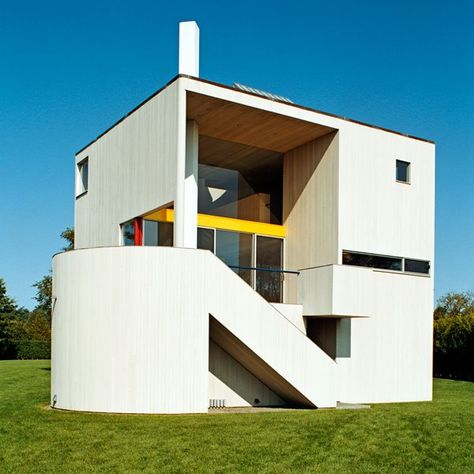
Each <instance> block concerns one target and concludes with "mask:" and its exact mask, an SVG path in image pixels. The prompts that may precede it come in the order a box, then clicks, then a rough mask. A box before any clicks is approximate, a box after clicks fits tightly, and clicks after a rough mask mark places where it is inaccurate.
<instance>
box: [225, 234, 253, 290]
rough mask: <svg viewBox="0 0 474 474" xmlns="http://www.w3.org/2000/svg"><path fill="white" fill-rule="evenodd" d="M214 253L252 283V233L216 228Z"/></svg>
mask: <svg viewBox="0 0 474 474" xmlns="http://www.w3.org/2000/svg"><path fill="white" fill-rule="evenodd" d="M216 255H217V256H218V257H219V258H220V259H221V260H222V261H223V262H224V263H225V264H227V265H229V266H230V267H231V268H232V270H234V272H235V273H237V275H239V276H240V277H241V278H242V279H243V280H244V281H246V282H247V283H248V284H249V285H252V273H251V270H249V267H251V266H252V234H244V233H238V232H227V231H224V230H216ZM242 267H243V268H242Z"/></svg>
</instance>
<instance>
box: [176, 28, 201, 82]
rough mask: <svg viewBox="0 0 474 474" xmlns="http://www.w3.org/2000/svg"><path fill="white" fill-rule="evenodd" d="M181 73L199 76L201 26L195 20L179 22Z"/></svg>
mask: <svg viewBox="0 0 474 474" xmlns="http://www.w3.org/2000/svg"><path fill="white" fill-rule="evenodd" d="M179 74H186V75H188V76H194V77H199V27H198V26H197V23H196V22H195V21H182V22H181V23H180V24H179Z"/></svg>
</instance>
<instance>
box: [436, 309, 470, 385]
mask: <svg viewBox="0 0 474 474" xmlns="http://www.w3.org/2000/svg"><path fill="white" fill-rule="evenodd" d="M433 363H434V375H435V376H436V377H445V378H453V379H463V380H474V312H472V311H469V312H468V313H462V314H458V315H452V316H449V317H444V318H441V319H437V320H435V322H434V360H433Z"/></svg>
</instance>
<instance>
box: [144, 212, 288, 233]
mask: <svg viewBox="0 0 474 474" xmlns="http://www.w3.org/2000/svg"><path fill="white" fill-rule="evenodd" d="M145 218H146V219H149V220H153V221H158V222H174V210H173V209H161V210H159V211H154V212H152V213H150V214H148V215H146V216H145ZM197 225H198V226H199V227H212V228H214V229H219V230H230V231H233V232H246V233H248V234H263V235H269V236H272V237H282V238H283V237H285V236H286V229H285V227H284V226H282V225H277V224H266V223H264V222H254V221H246V220H243V219H233V218H232V217H221V216H211V215H209V214H198V221H197Z"/></svg>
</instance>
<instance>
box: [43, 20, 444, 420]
mask: <svg viewBox="0 0 474 474" xmlns="http://www.w3.org/2000/svg"><path fill="white" fill-rule="evenodd" d="M198 37H199V31H198V29H197V26H196V25H195V24H193V22H189V23H187V24H185V25H184V26H183V27H182V43H181V45H182V47H180V51H181V50H182V51H181V53H180V58H181V60H180V72H183V73H185V74H188V75H187V76H183V75H180V76H178V77H177V78H175V79H174V80H173V81H171V82H170V83H169V84H168V85H167V86H165V87H164V88H163V89H161V90H160V91H159V92H157V93H156V94H155V95H153V96H152V97H151V98H150V99H148V100H147V101H145V102H144V103H143V104H141V105H140V106H139V107H137V108H136V109H135V110H134V111H132V112H131V113H129V114H128V115H127V116H126V117H124V118H123V119H122V120H121V121H119V122H118V123H117V124H115V125H114V126H113V127H111V128H110V129H109V130H108V131H107V132H106V133H104V134H102V135H101V136H99V137H98V138H97V139H96V140H95V141H93V142H92V143H91V144H89V145H88V146H87V147H86V148H84V149H83V150H81V151H80V152H79V153H78V154H77V155H76V173H77V179H76V181H77V186H76V187H77V189H76V208H75V232H76V242H75V248H76V250H74V251H72V252H67V253H63V254H59V255H57V256H55V257H54V260H53V297H54V300H55V304H54V310H53V366H52V371H53V372H52V391H51V397H52V404H53V405H54V406H55V407H57V408H65V409H72V410H87V411H104V412H127V413H192V412H206V411H207V409H208V407H209V406H210V405H213V404H214V403H224V404H225V406H249V405H254V406H265V405H267V406H281V405H295V406H306V407H334V406H335V405H336V403H337V402H338V401H340V402H350V403H377V402H397V401H415V400H430V399H431V373H432V372H431V370H432V369H431V365H432V309H433V308H432V306H433V277H434V275H433V272H434V151H435V150H434V144H433V143H432V142H429V141H426V140H422V139H418V138H415V137H409V136H406V135H402V134H399V133H397V132H392V131H388V130H383V129H380V128H376V127H373V126H370V125H366V124H362V123H359V122H354V121H350V120H347V119H344V118H339V117H336V116H333V115H328V114H325V113H322V112H318V111H314V110H311V109H307V108H304V107H300V106H297V105H293V104H289V103H286V102H282V101H279V100H271V99H268V98H266V97H262V96H259V95H257V94H252V93H247V92H244V91H241V90H237V89H234V88H232V87H226V86H222V85H219V84H214V83H210V82H208V81H204V80H201V79H199V78H197V77H189V76H198V74H199V45H198ZM185 45H187V46H185ZM186 68H187V69H186ZM397 160H400V161H402V162H404V163H409V176H408V178H409V179H407V181H408V182H400V181H397V180H396V175H395V170H396V161H397ZM84 163H87V168H88V176H87V180H86V183H87V189H85V186H84V183H83V179H82V176H81V173H82V171H81V167H82V166H83V164H84ZM203 166H204V167H206V166H207V167H208V169H210V168H209V166H211V168H212V167H214V168H212V169H215V167H216V166H217V168H222V169H224V168H225V169H228V170H231V171H233V172H234V171H236V170H238V172H239V173H240V174H239V180H240V181H239V183H240V182H241V181H242V179H241V178H242V176H244V175H245V178H246V180H247V181H249V182H250V183H252V182H253V181H252V180H254V181H259V183H260V182H262V183H263V184H262V186H264V184H265V182H266V181H265V180H266V179H267V178H268V179H270V178H271V177H272V174H274V173H281V183H282V184H281V188H280V189H279V191H278V192H279V193H280V194H278V193H277V194H276V196H277V198H278V199H281V202H280V204H279V205H278V206H276V207H275V206H274V207H272V206H273V205H274V203H275V202H276V201H275V198H274V197H271V199H270V201H268V197H265V196H267V195H265V192H267V191H265V190H264V191H261V190H259V191H258V192H256V193H255V194H250V195H248V193H247V194H246V195H245V199H243V198H242V199H241V198H239V199H240V200H238V201H236V202H235V203H234V205H233V207H232V206H231V207H232V209H233V211H232V212H237V211H235V210H236V209H237V210H238V212H241V213H242V214H241V215H244V212H247V213H251V215H254V216H257V217H254V218H252V219H249V218H248V217H247V218H242V217H241V215H240V214H239V216H240V217H239V218H235V216H234V217H233V218H229V217H226V214H225V212H228V211H229V209H231V207H229V206H227V207H225V208H224V207H222V208H219V212H217V213H214V215H213V212H204V213H203V212H202V211H199V208H200V206H201V207H202V203H201V202H200V199H201V198H200V197H199V193H200V189H201V188H200V186H202V183H203V182H204V181H203V177H202V176H201V173H202V171H201V170H202V169H203V168H201V167H203ZM262 170H263V171H262ZM242 173H244V174H242ZM228 176H231V173H230V171H229V173H228ZM232 176H233V175H232ZM212 186H217V188H215V189H217V191H218V194H217V195H222V194H223V193H224V192H226V190H225V189H222V190H221V189H220V188H219V186H218V185H216V184H212ZM239 186H240V184H239ZM246 186H247V185H246ZM267 188H268V186H267ZM229 189H230V188H229ZM239 189H240V188H239ZM272 189H273V188H272ZM239 192H240V191H239ZM268 192H270V191H268ZM271 192H273V191H271ZM259 193H260V194H259ZM262 193H263V194H262ZM228 195H230V191H229V192H228ZM262 196H263V198H262ZM272 196H275V195H272ZM213 199H214V198H213ZM262 199H264V200H265V199H266V200H267V201H265V202H266V203H267V204H266V205H265V206H264V205H261V204H259V203H261V202H263V201H262ZM249 202H250V204H248V203H249ZM270 209H271V210H272V212H273V211H274V209H276V211H275V212H276V214H278V213H280V214H281V215H280V217H277V220H278V219H280V222H279V223H278V222H277V223H275V218H274V217H272V218H271V219H273V221H271V220H270V217H268V215H269V210H270ZM224 211H225V212H224ZM161 212H165V213H166V215H165V214H160V213H161ZM247 215H250V214H247ZM163 216H165V217H163ZM144 219H145V221H146V220H149V221H153V222H152V224H150V225H154V226H161V225H162V224H164V225H167V226H168V227H169V226H172V235H173V238H172V240H173V242H172V244H173V246H174V248H171V247H169V248H166V247H163V246H161V245H170V244H169V243H159V242H158V246H156V243H155V244H150V243H149V242H148V241H147V234H146V233H147V230H146V229H147V228H146V227H145V226H144V224H143V220H144ZM130 222H133V226H134V227H133V228H134V232H135V233H134V237H133V238H134V241H133V243H135V246H124V245H123V244H125V243H127V242H125V240H126V239H127V237H126V235H127V234H126V231H125V230H124V229H125V227H124V226H125V225H127V223H130ZM156 223H158V224H156ZM130 225H132V224H130ZM198 227H199V228H200V229H201V230H202V229H209V230H211V231H212V232H214V233H213V234H212V235H213V236H214V237H213V239H214V240H213V242H214V243H213V247H212V248H210V250H211V252H209V251H204V250H199V249H197V248H196V247H199V246H200V245H202V242H201V243H200V241H199V238H198ZM156 228H158V227H156ZM160 228H161V227H160ZM143 231H144V232H145V236H144V237H143V235H142V232H143ZM231 231H232V232H234V234H232V235H234V236H235V235H237V234H236V233H239V234H238V235H239V236H243V237H239V238H240V239H241V240H240V241H239V242H244V241H246V242H247V241H249V242H250V236H252V237H251V242H252V247H251V248H252V250H251V254H252V259H251V260H248V262H250V263H246V264H245V265H243V266H241V267H239V270H236V269H235V268H234V270H236V271H238V272H240V274H241V275H243V278H250V280H247V283H246V282H245V281H244V280H242V279H241V278H239V276H237V275H236V274H235V273H234V271H233V270H232V269H231V268H228V267H227V266H226V265H225V264H223V263H222V262H221V261H220V260H219V258H218V256H219V248H218V247H219V245H218V243H216V242H217V241H216V239H218V238H219V236H222V235H223V234H226V235H227V237H228V235H230V234H229V232H231ZM157 232H158V231H157ZM160 232H161V231H160ZM219 232H220V234H219ZM124 236H125V237H124ZM245 236H246V237H245ZM262 236H263V237H268V238H270V237H272V238H276V236H278V238H279V239H282V242H283V243H282V247H281V248H282V249H283V250H282V256H281V259H282V261H281V266H280V267H279V269H271V271H274V270H275V271H277V272H278V271H282V270H290V271H291V272H292V273H285V274H284V275H285V277H284V282H283V284H282V286H281V293H278V294H279V298H280V299H279V301H271V298H270V299H269V298H268V297H266V298H267V300H269V301H270V302H268V301H266V300H265V299H264V298H263V297H262V296H261V295H259V294H258V291H260V292H261V288H262V287H261V286H260V289H259V284H258V281H257V280H258V278H260V280H259V281H260V282H262V281H263V282H267V283H268V281H270V280H271V279H269V278H267V280H265V278H264V277H262V275H266V274H265V273H264V272H262V271H261V270H259V266H258V265H257V264H258V263H259V255H260V254H259V252H260V250H258V248H257V242H258V241H259V240H258V239H259V238H261V237H262ZM244 237H245V238H244ZM143 244H146V245H143ZM150 245H152V246H150ZM239 245H241V247H239V249H244V250H245V249H247V247H245V245H243V246H242V244H239ZM201 248H204V247H201ZM249 248H250V247H249ZM244 250H242V252H244ZM245 251H248V249H247V250H245ZM212 252H214V253H216V254H217V256H215V255H213V254H212ZM344 252H346V253H347V252H349V253H350V254H351V255H352V254H357V255H360V254H369V255H370V256H384V258H385V257H390V258H392V259H394V260H393V261H394V262H395V263H394V265H395V267H396V265H398V263H397V262H398V261H400V262H401V263H400V265H401V267H400V268H395V267H394V268H395V269H394V268H391V269H389V268H385V267H384V265H386V262H383V263H381V264H379V263H377V264H374V263H373V261H375V260H373V259H372V257H370V259H369V260H370V262H371V263H370V264H368V266H363V265H362V264H358V265H354V264H348V261H347V260H344V259H343V253H344ZM245 255H246V254H245ZM245 255H244V253H242V254H239V256H238V262H239V263H238V264H239V265H241V262H242V261H244V260H245V259H244V257H245ZM262 255H263V250H262ZM220 258H222V259H223V260H224V261H226V258H227V257H225V256H222V255H220ZM245 258H246V257H245ZM364 258H365V257H364ZM374 258H375V257H374ZM404 259H405V260H404ZM406 259H414V260H416V261H421V262H425V263H426V265H429V270H428V271H424V270H422V271H418V270H417V271H415V272H414V271H406V269H405V267H404V265H407V261H406ZM246 261H247V260H246ZM349 261H350V260H349ZM377 261H378V260H377ZM227 263H228V262H227ZM228 264H229V263H228ZM246 265H247V266H246ZM246 272H247V273H246ZM278 274H281V273H278ZM245 275H247V276H245ZM248 275H251V276H250V277H249V276H248ZM271 281H276V280H271ZM248 283H250V286H249V284H248ZM272 284H273V283H272ZM255 290H257V291H255ZM278 291H280V290H278Z"/></svg>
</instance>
